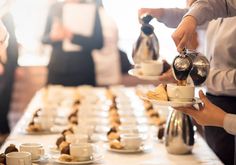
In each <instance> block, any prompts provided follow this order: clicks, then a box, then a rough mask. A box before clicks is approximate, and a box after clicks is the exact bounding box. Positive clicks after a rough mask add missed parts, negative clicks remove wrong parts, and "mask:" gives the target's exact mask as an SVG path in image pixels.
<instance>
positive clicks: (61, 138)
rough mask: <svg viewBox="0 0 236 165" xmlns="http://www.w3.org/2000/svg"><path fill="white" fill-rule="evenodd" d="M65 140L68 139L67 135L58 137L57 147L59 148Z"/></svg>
mask: <svg viewBox="0 0 236 165" xmlns="http://www.w3.org/2000/svg"><path fill="white" fill-rule="evenodd" d="M63 141H66V138H65V136H60V137H59V138H58V139H57V141H56V145H57V148H59V146H60V144H61V143H62V142H63Z"/></svg>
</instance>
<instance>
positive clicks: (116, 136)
mask: <svg viewBox="0 0 236 165" xmlns="http://www.w3.org/2000/svg"><path fill="white" fill-rule="evenodd" d="M107 138H108V140H115V139H120V134H119V133H118V132H111V133H109V134H108V135H107Z"/></svg>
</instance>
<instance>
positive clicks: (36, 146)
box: [19, 143, 44, 160]
mask: <svg viewBox="0 0 236 165" xmlns="http://www.w3.org/2000/svg"><path fill="white" fill-rule="evenodd" d="M19 149H20V151H21V152H29V153H31V158H32V160H37V159H40V158H41V157H42V156H43V155H44V148H43V146H42V144H40V143H23V144H21V145H20V147H19Z"/></svg>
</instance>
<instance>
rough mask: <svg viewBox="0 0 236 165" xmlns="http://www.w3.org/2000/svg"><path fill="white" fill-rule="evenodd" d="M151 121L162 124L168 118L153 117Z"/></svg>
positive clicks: (158, 124)
mask: <svg viewBox="0 0 236 165" xmlns="http://www.w3.org/2000/svg"><path fill="white" fill-rule="evenodd" d="M151 123H152V124H154V125H157V126H160V125H163V124H165V123H166V119H164V118H161V117H152V118H151Z"/></svg>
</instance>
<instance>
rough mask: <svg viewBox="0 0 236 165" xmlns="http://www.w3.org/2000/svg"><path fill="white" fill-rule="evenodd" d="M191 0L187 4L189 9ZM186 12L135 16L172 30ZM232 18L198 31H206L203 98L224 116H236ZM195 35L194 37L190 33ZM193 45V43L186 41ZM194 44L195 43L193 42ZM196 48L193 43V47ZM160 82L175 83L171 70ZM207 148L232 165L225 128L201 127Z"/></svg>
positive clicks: (230, 142) (161, 11) (232, 142)
mask: <svg viewBox="0 0 236 165" xmlns="http://www.w3.org/2000/svg"><path fill="white" fill-rule="evenodd" d="M193 2H195V0H189V1H187V4H188V5H189V6H190V5H191V4H192V3H193ZM187 12H188V9H162V8H159V9H147V8H143V9H140V10H139V15H141V14H145V13H149V14H151V15H153V16H154V17H155V18H157V20H158V21H160V22H163V23H164V24H165V25H167V26H168V27H173V28H176V27H177V26H178V24H179V23H180V21H181V20H182V17H183V16H184V15H185V14H186V13H187ZM232 22H236V18H235V17H232V18H224V19H223V18H219V19H217V20H213V21H211V22H209V23H207V24H205V25H203V26H201V27H199V28H201V29H202V28H205V30H206V38H205V39H206V45H205V52H204V54H206V55H207V56H208V58H209V59H210V65H211V69H210V73H209V76H208V78H207V80H206V84H205V85H206V87H207V93H206V96H207V98H208V99H209V100H210V101H211V102H212V103H213V104H215V105H217V106H219V107H220V108H222V109H224V110H225V111H226V112H227V113H231V114H236V102H235V100H236V56H235V54H236V45H235V44H233V43H235V39H236V27H235V26H232ZM194 35H195V34H194ZM189 43H191V44H192V43H193V42H189ZM195 43H196V42H195ZM194 45H196V44H194ZM159 80H161V81H163V82H168V81H170V80H171V81H175V80H174V78H173V75H172V71H171V70H170V71H169V72H167V73H165V74H164V75H163V76H162V77H160V79H159ZM204 135H205V138H206V141H207V143H208V145H209V146H210V147H211V148H212V150H213V151H214V152H215V153H216V155H217V156H218V157H219V158H220V159H221V160H222V161H223V162H224V163H225V164H227V165H232V164H234V152H235V151H234V150H235V147H234V145H235V139H234V136H233V135H231V134H229V133H228V132H227V131H226V130H225V129H223V128H219V127H213V126H208V125H207V126H205V127H204Z"/></svg>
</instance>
